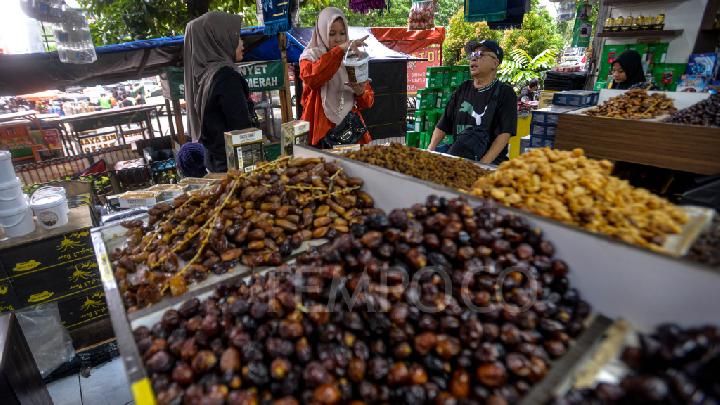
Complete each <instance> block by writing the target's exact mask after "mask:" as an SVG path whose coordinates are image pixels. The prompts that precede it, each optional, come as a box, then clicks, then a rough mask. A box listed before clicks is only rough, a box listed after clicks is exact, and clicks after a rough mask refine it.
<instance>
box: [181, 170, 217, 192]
mask: <svg viewBox="0 0 720 405" xmlns="http://www.w3.org/2000/svg"><path fill="white" fill-rule="evenodd" d="M226 176H227V173H210V174H208V175H206V176H205V177H203V178H197V177H185V178H184V179H182V180H180V181H179V182H178V185H179V186H181V187H185V190H186V191H192V190H198V189H201V188H205V187H207V186H209V185H212V184H215V183H217V182H219V181H221V180H222V179H224V178H225V177H226Z"/></svg>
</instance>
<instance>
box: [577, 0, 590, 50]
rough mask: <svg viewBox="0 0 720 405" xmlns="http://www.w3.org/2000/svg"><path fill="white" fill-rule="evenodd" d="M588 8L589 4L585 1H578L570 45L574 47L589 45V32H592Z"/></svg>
mask: <svg viewBox="0 0 720 405" xmlns="http://www.w3.org/2000/svg"><path fill="white" fill-rule="evenodd" d="M590 10H591V6H590V4H588V3H587V2H585V1H580V2H579V3H578V6H577V13H576V16H575V26H574V27H573V40H572V46H574V47H581V48H587V47H588V46H589V45H590V33H591V32H592V25H591V24H590Z"/></svg>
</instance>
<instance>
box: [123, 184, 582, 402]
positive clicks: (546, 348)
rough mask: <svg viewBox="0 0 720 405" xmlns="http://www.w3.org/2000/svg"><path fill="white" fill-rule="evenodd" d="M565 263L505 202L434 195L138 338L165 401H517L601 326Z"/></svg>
mask: <svg viewBox="0 0 720 405" xmlns="http://www.w3.org/2000/svg"><path fill="white" fill-rule="evenodd" d="M553 254H554V247H553V245H552V244H551V243H550V242H548V241H546V240H544V239H543V237H542V233H541V232H540V231H539V230H538V229H536V228H533V227H531V226H530V225H529V224H528V223H527V221H526V220H525V219H524V218H522V217H519V216H515V215H504V214H500V213H499V212H498V211H497V210H496V209H495V207H494V206H493V205H492V203H487V204H486V205H482V206H479V207H476V208H473V207H471V206H470V205H469V204H468V203H467V202H466V201H464V200H460V199H458V200H445V199H444V198H437V197H430V198H428V200H427V203H426V204H417V205H415V206H413V207H412V208H410V209H403V210H395V211H393V212H392V213H391V214H390V215H385V214H374V215H370V216H368V217H367V218H366V220H365V221H364V223H362V224H360V223H358V224H354V225H352V226H351V231H350V233H348V234H342V235H338V236H337V237H336V238H334V239H333V240H332V241H331V242H329V243H328V244H326V245H323V246H321V247H319V248H317V249H314V250H312V251H310V252H307V253H306V254H303V255H301V256H300V257H299V258H298V260H297V263H296V264H295V265H293V266H292V267H288V266H284V267H281V268H279V269H276V270H272V271H270V272H267V273H264V274H263V275H256V276H254V277H253V278H252V279H250V280H248V281H242V280H237V281H235V282H232V283H229V284H226V285H223V286H220V287H218V288H217V289H216V290H215V293H214V295H213V296H211V297H210V298H208V299H206V300H204V301H202V302H201V301H198V300H197V299H191V300H189V301H187V302H185V303H184V304H182V305H181V306H180V307H179V309H177V310H175V309H173V310H169V311H167V312H165V314H164V315H163V317H162V321H161V322H159V323H157V324H156V325H154V326H153V327H152V328H147V327H140V328H138V329H136V330H135V331H134V335H135V339H136V342H137V345H138V349H139V352H140V355H141V356H142V358H143V361H144V365H145V368H146V370H147V372H148V374H149V375H150V377H151V380H152V386H153V389H154V392H155V394H156V396H157V400H158V402H159V403H160V404H168V403H180V402H182V403H196V402H197V403H200V402H203V401H204V402H209V403H229V404H241V403H265V402H268V403H269V402H271V401H274V402H273V403H279V404H299V403H317V404H339V403H350V402H352V401H359V402H357V403H368V404H370V403H389V402H393V403H407V404H418V403H442V404H445V403H448V404H449V403H493V404H507V403H514V402H517V401H518V400H519V399H520V398H522V397H523V395H525V394H526V393H527V392H528V391H529V390H530V388H531V387H532V385H533V384H535V383H537V382H538V381H540V380H542V379H543V377H544V376H545V375H546V373H547V372H548V369H549V367H550V362H551V360H552V359H555V358H558V357H560V356H562V355H563V354H564V353H565V352H566V350H567V348H568V347H569V345H571V344H572V340H573V338H574V337H575V336H577V335H579V334H580V333H581V332H582V331H583V329H584V321H585V319H586V318H587V317H588V315H589V313H590V306H589V305H588V304H587V303H586V302H585V301H583V300H582V299H581V298H580V295H579V293H578V292H577V290H575V289H573V288H571V287H570V285H569V282H568V278H567V274H568V271H569V269H568V267H567V265H566V264H565V263H564V262H563V261H561V260H558V259H554V258H553Z"/></svg>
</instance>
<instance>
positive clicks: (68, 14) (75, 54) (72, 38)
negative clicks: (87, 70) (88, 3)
mask: <svg viewBox="0 0 720 405" xmlns="http://www.w3.org/2000/svg"><path fill="white" fill-rule="evenodd" d="M54 32H55V38H56V40H57V51H58V56H59V57H60V61H61V62H63V63H78V64H79V63H93V62H95V61H96V60H97V54H96V53H95V46H94V45H93V43H92V35H91V34H90V26H89V25H88V22H87V19H86V18H85V15H84V14H83V13H82V11H81V10H79V9H66V10H65V11H64V12H63V18H62V22H61V23H60V24H56V25H55V27H54Z"/></svg>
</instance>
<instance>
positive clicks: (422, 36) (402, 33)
mask: <svg viewBox="0 0 720 405" xmlns="http://www.w3.org/2000/svg"><path fill="white" fill-rule="evenodd" d="M371 31H372V33H373V35H374V36H375V38H377V39H378V41H380V42H381V43H382V44H383V45H385V46H387V47H388V48H390V49H394V50H396V51H399V52H404V53H408V54H410V53H413V52H415V51H417V50H420V49H425V48H427V47H428V46H430V45H433V44H442V43H443V41H445V27H435V28H434V29H431V30H408V29H407V28H399V27H372V28H371Z"/></svg>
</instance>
